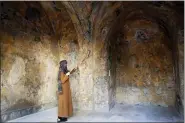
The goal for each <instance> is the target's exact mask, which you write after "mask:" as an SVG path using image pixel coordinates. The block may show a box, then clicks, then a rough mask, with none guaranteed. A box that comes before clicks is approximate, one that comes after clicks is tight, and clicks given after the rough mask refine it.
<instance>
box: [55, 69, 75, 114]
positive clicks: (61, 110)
mask: <svg viewBox="0 0 185 123" xmlns="http://www.w3.org/2000/svg"><path fill="white" fill-rule="evenodd" d="M61 80H62V93H61V94H58V116H59V117H70V116H72V114H73V105H72V97H71V89H70V83H69V77H68V76H67V75H65V74H64V73H63V72H61Z"/></svg>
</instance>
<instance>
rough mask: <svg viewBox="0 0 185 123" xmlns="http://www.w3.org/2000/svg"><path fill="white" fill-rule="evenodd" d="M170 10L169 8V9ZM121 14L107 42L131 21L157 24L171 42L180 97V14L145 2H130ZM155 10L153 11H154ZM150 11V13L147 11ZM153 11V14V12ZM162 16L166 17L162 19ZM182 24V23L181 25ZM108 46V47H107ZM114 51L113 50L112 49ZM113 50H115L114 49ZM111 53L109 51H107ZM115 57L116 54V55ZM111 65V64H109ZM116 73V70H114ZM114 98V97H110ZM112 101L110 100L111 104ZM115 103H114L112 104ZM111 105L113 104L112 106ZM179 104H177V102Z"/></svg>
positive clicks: (123, 7) (111, 27)
mask: <svg viewBox="0 0 185 123" xmlns="http://www.w3.org/2000/svg"><path fill="white" fill-rule="evenodd" d="M167 8H168V7H167ZM121 9H123V10H122V11H121V13H120V14H119V16H118V17H117V19H116V20H115V21H114V23H113V24H112V25H111V26H110V29H109V31H108V33H107V36H106V39H105V42H109V38H110V37H111V36H112V34H115V33H116V32H117V30H119V27H117V26H116V25H121V23H126V22H127V21H130V20H137V19H144V20H149V21H151V22H153V23H157V24H158V25H159V26H160V30H161V31H162V32H164V33H165V35H166V36H167V38H168V39H169V40H170V43H169V48H170V49H171V50H173V51H174V52H172V53H173V54H172V55H173V64H174V68H175V69H174V70H175V78H176V79H175V82H176V86H177V87H176V94H177V95H179V90H180V89H179V88H180V87H179V84H180V81H179V76H178V75H179V72H178V68H179V67H178V53H176V51H177V50H178V47H177V40H178V39H177V33H178V30H179V29H180V26H181V25H182V22H180V15H179V13H176V12H175V13H173V14H171V13H170V12H169V11H174V10H173V9H171V8H168V9H169V10H168V11H165V9H164V10H158V8H155V7H154V6H153V5H152V4H151V5H148V3H143V2H137V3H132V2H130V3H129V4H128V5H127V6H122V7H120V10H121ZM152 9H153V10H152ZM147 10H148V11H147ZM151 11H153V12H151ZM160 15H164V16H163V17H161V16H160ZM179 22H180V23H179ZM107 46H108V45H107ZM111 47H115V46H114V45H113V44H111ZM107 49H109V48H108V47H107ZM111 49H112V48H111ZM112 50H113V49H112ZM107 52H108V53H109V50H107ZM114 55H115V54H114ZM108 64H109V62H108ZM113 71H115V70H113ZM112 81H116V80H115V78H114V80H110V81H109V84H110V86H114V84H113V85H112V83H113V82H112ZM110 92H115V90H110ZM110 96H112V97H110ZM109 98H111V99H114V98H115V97H114V94H110V95H109ZM111 99H110V100H109V101H110V103H111ZM112 103H114V102H112ZM112 103H111V104H112ZM176 103H177V102H176Z"/></svg>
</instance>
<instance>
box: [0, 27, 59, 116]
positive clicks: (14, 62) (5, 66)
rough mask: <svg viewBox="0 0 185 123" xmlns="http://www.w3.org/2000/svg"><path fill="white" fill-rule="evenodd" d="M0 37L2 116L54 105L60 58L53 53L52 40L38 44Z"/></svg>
mask: <svg viewBox="0 0 185 123" xmlns="http://www.w3.org/2000/svg"><path fill="white" fill-rule="evenodd" d="M0 37H1V39H0V40H1V111H2V113H3V112H8V111H10V112H11V111H15V110H18V109H25V108H29V107H32V106H40V105H43V104H48V103H50V105H53V104H54V105H55V104H56V88H57V86H56V80H57V70H58V58H57V56H58V54H54V53H53V52H52V49H51V47H52V46H51V40H52V39H51V38H50V37H47V36H42V37H41V40H39V41H36V40H35V39H34V38H35V36H31V35H25V34H19V35H17V36H15V37H13V36H12V35H10V34H8V33H6V32H2V31H1V33H0ZM56 45H57V43H56ZM53 50H56V49H53ZM54 105H53V106H54Z"/></svg>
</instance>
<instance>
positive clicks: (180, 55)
mask: <svg viewBox="0 0 185 123" xmlns="http://www.w3.org/2000/svg"><path fill="white" fill-rule="evenodd" d="M178 58H179V60H178V61H179V77H180V97H181V101H182V104H183V106H184V30H180V31H179V34H178Z"/></svg>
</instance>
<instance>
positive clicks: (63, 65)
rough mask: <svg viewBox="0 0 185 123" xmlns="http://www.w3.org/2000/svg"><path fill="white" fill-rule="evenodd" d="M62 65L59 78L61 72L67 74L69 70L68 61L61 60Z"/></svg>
mask: <svg viewBox="0 0 185 123" xmlns="http://www.w3.org/2000/svg"><path fill="white" fill-rule="evenodd" d="M59 64H60V66H59V72H58V80H60V78H61V77H60V75H61V72H63V73H64V74H66V73H67V72H69V71H68V69H67V66H65V64H67V61H66V60H62V61H60V63H59Z"/></svg>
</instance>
